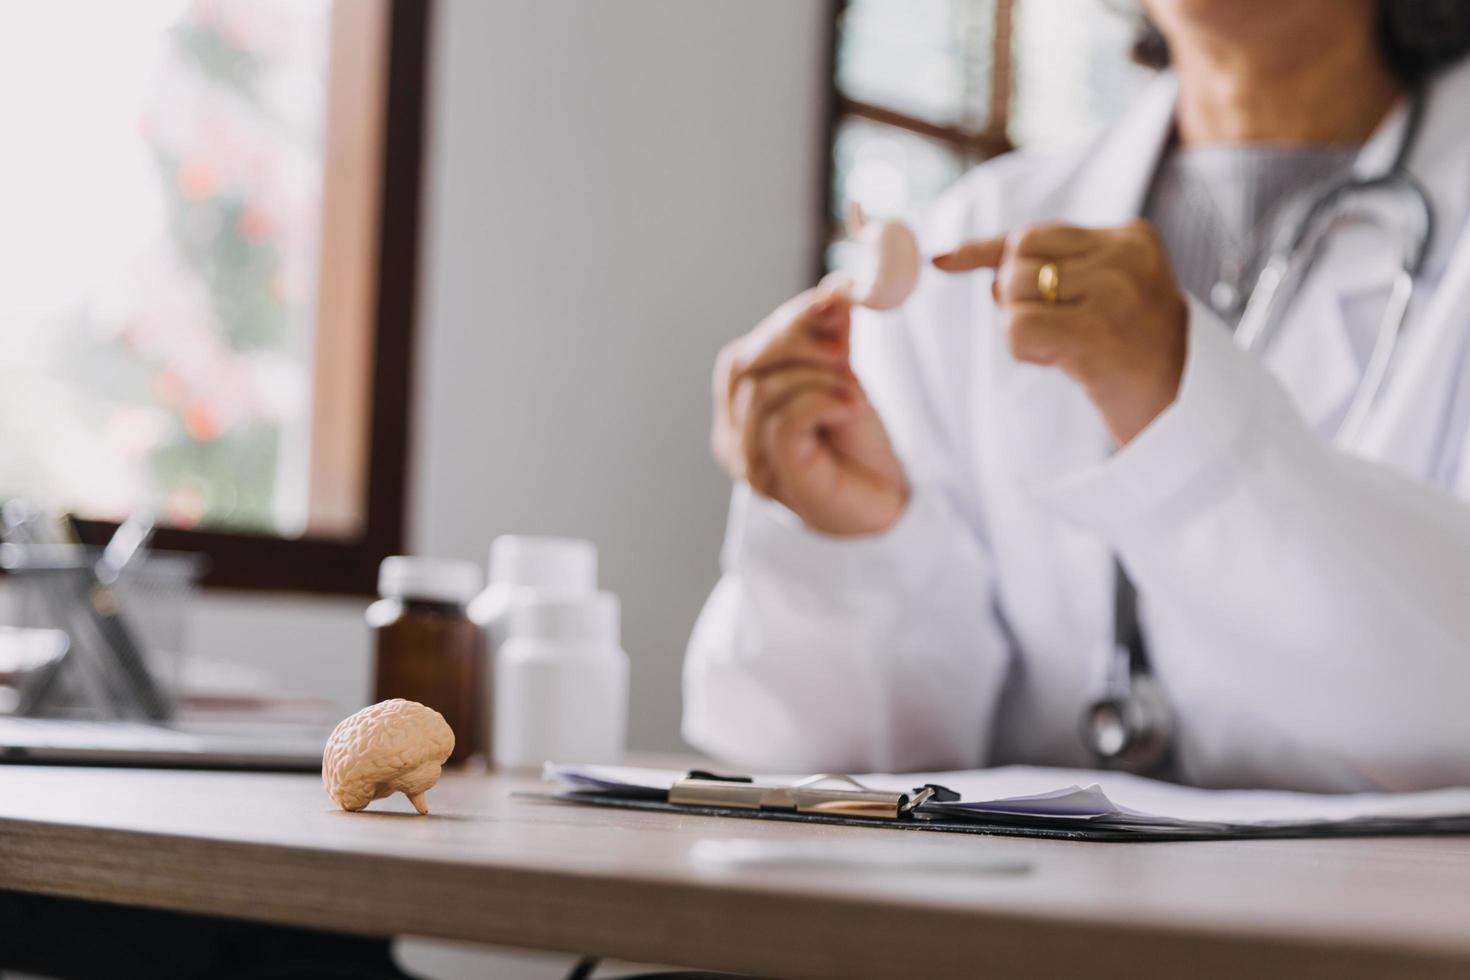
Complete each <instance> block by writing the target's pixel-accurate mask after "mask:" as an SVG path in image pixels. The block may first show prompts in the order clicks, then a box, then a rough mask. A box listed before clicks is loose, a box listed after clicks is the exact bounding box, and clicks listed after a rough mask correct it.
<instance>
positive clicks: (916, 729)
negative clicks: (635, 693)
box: [684, 0, 1470, 791]
mask: <svg viewBox="0 0 1470 980" xmlns="http://www.w3.org/2000/svg"><path fill="white" fill-rule="evenodd" d="M1385 4H1386V6H1387V7H1393V6H1395V5H1397V6H1400V7H1402V8H1413V9H1412V10H1405V11H1401V12H1402V13H1405V14H1406V15H1407V16H1409V17H1413V16H1417V15H1424V16H1427V17H1430V18H1432V17H1433V16H1436V15H1438V16H1440V17H1442V18H1443V17H1448V23H1444V24H1440V25H1438V26H1437V27H1435V26H1434V25H1432V24H1431V25H1430V26H1431V28H1432V29H1430V30H1427V31H1426V30H1425V25H1424V24H1420V25H1418V33H1417V34H1414V33H1413V32H1412V31H1411V32H1410V33H1409V34H1408V35H1406V36H1405V37H1397V38H1395V37H1386V36H1385V34H1384V31H1385V30H1387V29H1388V28H1389V27H1391V26H1392V25H1391V24H1390V21H1392V20H1393V16H1392V12H1391V11H1388V12H1385V10H1383V9H1380V6H1381V5H1380V4H1378V3H1374V2H1373V0H1242V2H1239V3H1229V4H1225V3H1220V2H1218V0H1146V3H1145V7H1146V9H1147V13H1148V16H1149V17H1150V19H1151V21H1152V24H1154V25H1156V29H1157V30H1158V31H1160V32H1162V35H1163V36H1164V37H1166V38H1167V41H1168V47H1167V50H1168V52H1169V55H1170V58H1171V60H1172V67H1171V68H1170V69H1169V70H1168V71H1166V72H1164V73H1162V74H1161V77H1160V79H1159V81H1158V82H1157V84H1156V85H1155V86H1154V87H1153V88H1152V89H1151V90H1150V91H1149V92H1148V93H1147V94H1146V96H1145V97H1144V98H1143V99H1142V100H1141V101H1140V103H1139V104H1138V105H1137V106H1136V107H1135V108H1134V110H1133V111H1132V112H1131V113H1130V114H1129V115H1128V116H1127V117H1126V118H1125V119H1123V120H1122V121H1121V122H1120V123H1119V124H1118V125H1116V126H1115V127H1114V128H1113V129H1112V130H1111V131H1110V132H1108V133H1107V134H1105V135H1104V137H1103V138H1102V139H1101V140H1100V141H1099V142H1098V143H1096V144H1095V145H1093V146H1091V147H1088V148H1087V149H1086V150H1085V151H1084V152H1079V153H1076V154H1074V155H1069V156H1064V157H1060V158H1046V157H1037V156H1033V155H1030V154H1026V153H1017V154H1011V155H1009V156H1006V157H1003V158H1000V159H998V160H995V161H992V162H990V163H988V164H985V165H984V166H982V167H980V168H978V169H977V170H975V171H974V172H972V173H971V174H970V175H969V176H967V177H966V178H965V179H964V180H962V181H961V182H960V183H959V184H958V185H957V186H956V187H955V188H953V189H952V190H951V191H950V192H949V193H948V194H947V195H946V196H945V197H944V198H943V199H942V200H941V201H940V203H939V204H938V205H937V207H935V208H934V209H933V212H932V214H931V215H930V216H929V218H928V220H927V221H926V222H925V224H924V225H923V227H922V229H921V240H922V242H923V244H924V246H925V248H926V249H927V250H928V254H930V255H938V258H936V259H935V262H934V264H935V265H936V266H937V267H938V268H929V269H928V270H927V271H926V272H925V273H924V276H923V278H922V280H921V283H920V286H919V288H918V290H917V292H916V294H915V295H914V297H913V298H912V299H911V300H910V301H909V302H908V304H907V305H906V306H905V307H904V308H903V309H902V310H901V312H898V313H894V314H882V315H880V314H867V313H861V314H857V315H854V314H853V311H852V309H851V306H850V303H849V302H848V300H847V299H846V298H845V296H844V294H843V293H842V292H841V290H840V289H837V288H833V287H832V286H831V285H827V286H824V287H819V288H818V289H815V290H811V291H809V292H807V293H803V294H802V295H800V296H798V297H796V298H794V299H793V300H791V301H790V302H788V303H786V304H785V305H783V306H781V307H780V308H779V309H778V310H776V311H775V312H774V313H773V314H772V315H771V316H770V317H769V318H768V319H767V320H765V321H764V322H763V323H762V324H760V325H759V326H758V327H757V328H756V329H755V330H753V331H752V332H751V333H750V334H748V335H746V336H744V337H742V338H740V339H739V340H737V341H735V342H734V343H732V344H731V345H729V346H728V347H727V348H726V349H725V350H724V351H723V352H722V354H721V357H720V359H719V363H718V365H717V367H716V377H715V428H714V434H713V446H714V450H715V454H716V456H717V458H718V460H719V461H720V462H721V463H722V464H723V465H724V466H725V467H726V468H727V469H728V470H729V472H730V473H731V475H732V476H733V477H734V478H735V479H736V481H737V485H736V488H735V494H734V502H733V506H732V509H731V516H730V525H729V529H728V533H727V540H726V543H725V548H724V552H723V555H722V566H723V571H724V575H723V577H722V579H721V580H720V582H719V584H718V586H717V587H716V589H715V591H714V593H713V595H712V596H711V597H710V599H709V601H708V604H707V605H706V608H705V609H704V612H703V614H702V615H701V617H700V620H699V622H698V625H697V627H696V629H695V633H694V636H693V638H692V639H691V642H690V647H689V652H688V656H687V660H686V666H685V683H684V694H685V718H684V732H685V735H686V737H687V738H688V740H689V741H690V742H692V743H693V744H694V745H696V746H698V747H700V748H702V749H704V750H706V751H709V752H711V753H713V754H715V755H717V756H720V757H723V758H725V759H727V760H729V761H730V762H732V763H735V764H738V765H742V766H749V767H753V768H757V769H762V770H766V771H791V770H803V771H829V770H830V771H849V772H857V771H899V770H937V769H947V768H972V767H977V766H984V765H994V764H1003V763H1011V762H1020V763H1036V764H1056V765H1069V766H1087V765H1091V764H1093V763H1094V762H1095V758H1094V756H1093V755H1092V753H1091V751H1090V750H1089V748H1088V746H1087V744H1086V743H1085V740H1084V739H1083V738H1082V737H1081V736H1080V735H1079V724H1080V719H1081V717H1082V715H1083V713H1084V711H1085V710H1086V709H1087V708H1088V706H1089V705H1090V704H1091V703H1093V702H1094V701H1095V700H1096V699H1097V697H1098V695H1099V688H1100V686H1101V685H1102V684H1103V683H1104V676H1105V674H1106V671H1107V666H1108V663H1109V660H1110V656H1111V648H1112V645H1113V639H1112V637H1113V631H1114V624H1113V618H1114V617H1113V606H1114V595H1115V592H1114V590H1115V575H1114V567H1115V565H1114V563H1115V561H1116V562H1120V563H1121V565H1122V566H1123V567H1124V568H1126V570H1127V572H1128V576H1129V578H1131V579H1132V581H1133V582H1134V583H1135V585H1136V588H1137V591H1138V593H1139V595H1140V597H1141V600H1140V607H1139V608H1140V613H1139V615H1140V617H1141V623H1142V631H1143V633H1144V635H1145V636H1146V637H1147V645H1148V653H1149V660H1150V666H1151V669H1152V675H1153V677H1154V678H1155V680H1156V682H1157V684H1158V686H1159V687H1160V688H1161V690H1162V692H1163V694H1164V696H1165V698H1166V701H1167V703H1168V705H1169V706H1170V709H1171V711H1172V715H1173V718H1174V737H1173V748H1172V756H1171V770H1170V772H1171V774H1172V775H1173V776H1174V777H1175V778H1179V779H1181V780H1184V781H1188V782H1192V783H1196V784H1201V785H1207V786H1268V787H1290V788H1298V789H1309V790H1325V791H1337V790H1356V789H1370V788H1371V789H1388V790H1399V789H1414V788H1420V787H1431V786H1437V785H1443V784H1451V783H1461V784H1465V783H1470V503H1467V500H1470V233H1467V231H1466V226H1467V222H1466V214H1467V206H1470V67H1467V65H1465V64H1453V63H1451V64H1449V65H1448V66H1446V67H1444V68H1443V70H1439V71H1436V72H1434V73H1433V74H1432V76H1431V75H1430V74H1429V72H1428V71H1427V70H1425V71H1422V72H1420V75H1422V76H1423V77H1422V79H1421V78H1420V77H1419V76H1417V75H1416V74H1415V71H1416V66H1415V63H1414V58H1415V57H1416V53H1415V50H1414V44H1416V43H1418V44H1421V45H1422V50H1420V52H1419V53H1420V54H1423V55H1424V59H1425V60H1424V61H1423V62H1421V63H1420V64H1419V66H1418V67H1419V68H1425V67H1426V66H1427V65H1429V64H1430V62H1431V61H1433V60H1434V59H1435V58H1437V59H1438V60H1439V61H1441V62H1445V61H1449V62H1453V60H1454V58H1455V57H1456V56H1457V54H1458V51H1463V49H1464V41H1465V35H1466V33H1467V32H1466V30H1465V25H1464V23H1462V21H1463V15H1461V14H1459V13H1457V12H1456V11H1457V10H1458V5H1454V4H1450V5H1446V4H1435V3H1432V2H1427V3H1426V2H1420V0H1385ZM1406 38H1407V40H1406ZM1416 38H1417V40H1416ZM1456 45H1459V46H1460V47H1459V49H1458V51H1457V50H1455V46H1456ZM1436 46H1437V47H1436ZM1421 80H1422V81H1424V82H1425V85H1426V88H1425V96H1424V99H1425V101H1424V116H1423V121H1422V127H1421V131H1420V132H1419V133H1418V135H1417V137H1416V138H1415V139H1414V140H1413V145H1412V146H1411V147H1410V149H1409V156H1408V160H1407V164H1408V169H1409V171H1410V172H1411V173H1412V174H1413V175H1414V176H1415V177H1416V178H1417V179H1418V180H1419V181H1420V182H1421V183H1422V185H1423V186H1424V187H1425V188H1426V189H1427V192H1428V196H1429V198H1430V200H1431V202H1432V205H1433V208H1434V212H1435V217H1436V219H1437V224H1436V231H1435V235H1434V237H1433V239H1432V242H1431V244H1430V250H1429V253H1428V258H1427V260H1426V262H1425V263H1424V265H1423V267H1422V269H1421V270H1420V272H1419V275H1418V276H1417V278H1416V280H1415V287H1416V288H1415V293H1414V300H1413V303H1412V304H1411V307H1410V311H1409V317H1408V321H1407V325H1406V326H1405V328H1404V330H1403V332H1402V336H1401V340H1400V342H1399V344H1398V347H1397V349H1396V352H1395V354H1394V357H1393V360H1392V362H1391V369H1390V372H1389V375H1388V377H1387V380H1386V383H1385V384H1384V386H1383V387H1382V389H1381V393H1380V395H1379V396H1378V397H1377V398H1376V399H1375V400H1374V403H1373V406H1372V410H1371V413H1370V415H1369V416H1368V418H1367V419H1366V424H1365V425H1363V426H1361V427H1359V429H1358V430H1357V432H1356V433H1355V434H1353V435H1352V437H1351V439H1350V440H1344V439H1342V438H1340V437H1338V436H1337V435H1336V433H1337V431H1338V426H1339V424H1340V423H1341V421H1342V418H1343V415H1344V413H1345V411H1346V406H1347V405H1348V403H1349V402H1350V401H1351V400H1352V398H1353V396H1354V393H1355V391H1356V390H1357V389H1358V386H1359V383H1360V381H1361V376H1362V373H1363V368H1364V363H1365V361H1366V360H1367V353H1366V352H1367V351H1368V350H1369V349H1371V347H1372V345H1373V340H1374V334H1375V330H1376V327H1377V323H1378V320H1379V317H1380V314H1381V311H1382V310H1383V309H1384V307H1385V305H1386V303H1387V298H1388V296H1389V291H1390V284H1391V283H1392V282H1393V279H1394V276H1395V274H1396V273H1397V271H1398V269H1399V267H1400V263H1401V261H1402V252H1403V250H1404V245H1403V243H1402V242H1401V240H1400V239H1401V232H1400V231H1398V230H1397V229H1396V227H1394V223H1393V222H1392V221H1388V222H1385V221H1383V220H1376V221H1366V220H1352V218H1350V217H1349V218H1346V219H1344V220H1342V221H1340V222H1338V223H1337V226H1336V227H1335V228H1334V230H1333V231H1332V232H1331V234H1330V235H1329V236H1328V238H1327V240H1326V243H1325V245H1324V247H1323V249H1322V251H1321V254H1320V256H1319V257H1318V259H1317V261H1316V262H1315V264H1314V265H1313V267H1312V271H1311V273H1310V275H1309V276H1308V277H1307V279H1306V280H1305V282H1304V284H1303V285H1302V287H1301V288H1300V289H1299V290H1297V291H1296V295H1295V297H1294V299H1293V300H1292V302H1291V304H1290V306H1289V308H1288V310H1287V312H1286V315H1285V317H1284V322H1283V323H1282V324H1281V326H1280V328H1279V329H1278V330H1276V331H1273V334H1272V337H1271V338H1270V341H1269V343H1268V344H1267V345H1266V346H1265V348H1264V350H1263V351H1260V352H1258V353H1247V352H1245V351H1244V350H1242V349H1241V348H1240V347H1239V346H1237V344H1236V343H1235V342H1234V341H1233V340H1232V334H1231V325H1230V324H1229V323H1228V322H1226V321H1227V320H1228V318H1222V316H1220V315H1218V313H1217V311H1216V310H1215V309H1213V308H1212V307H1211V306H1210V305H1207V303H1206V302H1202V301H1201V299H1199V298H1196V297H1195V296H1193V295H1190V294H1189V292H1188V291H1187V290H1186V289H1185V288H1183V287H1182V286H1181V285H1180V284H1179V283H1178V281H1177V278H1176V276H1175V273H1174V265H1175V264H1176V263H1173V262H1171V255H1170V254H1169V248H1168V246H1167V245H1166V243H1165V241H1164V237H1163V236H1161V234H1160V233H1159V231H1158V230H1157V228H1156V227H1155V225H1154V224H1153V223H1150V222H1148V221H1143V220H1140V214H1141V213H1143V212H1144V210H1145V208H1146V207H1148V206H1149V201H1150V200H1151V199H1152V198H1151V195H1152V194H1153V192H1154V190H1156V189H1157V187H1156V183H1155V181H1156V177H1157V175H1158V174H1159V173H1160V172H1161V166H1162V163H1163V162H1164V161H1167V160H1170V159H1171V155H1176V154H1186V153H1189V152H1193V151H1194V149H1195V148H1209V147H1226V148H1229V147H1287V148H1290V147H1293V146H1318V145H1321V146H1327V147H1329V148H1330V147H1332V146H1339V147H1341V146H1343V145H1346V146H1349V147H1350V148H1351V150H1350V153H1349V158H1350V160H1349V165H1350V166H1351V167H1352V168H1353V170H1355V171H1356V172H1358V173H1360V174H1365V175H1366V174H1373V173H1378V172H1381V171H1382V170H1384V169H1386V168H1387V167H1388V166H1389V163H1390V161H1391V160H1392V158H1393V157H1394V155H1395V153H1396V151H1397V149H1398V147H1399V146H1400V144H1401V143H1402V142H1403V141H1404V131H1405V120H1406V108H1405V107H1406V103H1407V102H1408V101H1409V100H1408V98H1407V93H1408V92H1409V90H1410V88H1411V87H1412V86H1413V84H1414V83H1416V82H1419V81H1421ZM1151 189H1153V190H1151ZM1176 237H1177V236H1176ZM1179 240H1180V241H1185V240H1186V239H1183V238H1180V239H1179ZM1048 263H1054V265H1053V269H1054V270H1055V272H1056V273H1057V275H1056V277H1055V278H1054V279H1052V280H1051V281H1050V282H1049V283H1048V281H1047V279H1046V274H1044V273H1042V271H1041V269H1042V266H1044V265H1047V264H1048ZM992 273H993V274H992ZM1047 287H1054V289H1055V291H1054V292H1052V293H1051V295H1050V297H1049V298H1048V296H1047V295H1046V293H1047V292H1048V288H1047Z"/></svg>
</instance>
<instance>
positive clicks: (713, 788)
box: [528, 770, 1470, 843]
mask: <svg viewBox="0 0 1470 980" xmlns="http://www.w3.org/2000/svg"><path fill="white" fill-rule="evenodd" d="M528 795H534V796H538V797H539V798H544V799H550V800H555V801H559V802H563V803H571V804H578V805H584V806H600V807H609V808H612V809H618V810H639V811H645V812H653V813H674V814H679V815H681V816H689V815H693V816H701V817H726V818H730V817H734V818H736V819H747V820H775V821H783V822H793V823H811V824H819V825H825V826H843V827H870V828H874V829H887V830H905V831H919V832H931V833H934V832H937V833H952V834H971V835H977V836H1003V837H1027V838H1037V839H1044V840H1072V841H1090V842H1097V843H1169V842H1176V843H1177V842H1182V841H1220V840H1245V839H1249V840H1263V839H1264V840H1272V839H1274V840H1287V839H1301V838H1332V837H1384V836H1423V835H1426V834H1466V833H1470V817H1454V818H1445V819H1439V820H1430V821H1416V822H1396V821H1381V822H1358V823H1353V824H1342V825H1330V824H1329V825H1322V824H1315V825H1306V824H1283V825H1279V826H1260V827H1253V828H1250V829H1242V828H1241V827H1238V826H1226V825H1220V826H1218V827H1211V828H1204V827H1187V828H1174V827H1162V826H1150V827H1135V828H1122V827H1118V826H1115V825H1107V824H1098V823H1095V822H1089V821H1087V820H1076V821H1066V822H1063V821H1055V820H1049V821H1038V820H1037V819H1035V818H1034V817H1030V816H1025V815H1015V816H1008V815H1005V814H998V813H985V814H980V813H976V812H975V811H973V810H966V809H963V808H961V807H958V806H956V805H954V804H955V802H956V801H957V800H958V794H955V793H954V792H953V791H951V790H948V789H946V788H945V787H943V786H939V785H937V784H926V785H925V786H920V787H915V788H914V789H913V790H910V791H909V792H906V793H900V792H892V791H885V790H875V789H871V788H869V787H866V786H863V785H862V784H861V783H859V782H858V781H857V780H855V779H853V778H852V777H850V776H839V775H833V774H823V775H820V776H813V777H809V778H807V779H803V780H799V781H797V782H795V783H790V784H780V783H757V782H756V781H755V780H754V779H752V778H751V777H748V776H722V775H717V774H714V773H709V772H703V771H699V770H695V771H692V772H690V773H689V774H688V775H687V776H685V777H684V778H683V779H680V780H677V781H676V782H675V783H674V785H673V787H672V788H670V789H668V790H662V789H654V788H651V787H644V786H621V787H617V788H606V789H565V790H561V791H559V792H556V793H550V794H528Z"/></svg>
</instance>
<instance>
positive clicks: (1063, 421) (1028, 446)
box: [981, 73, 1177, 487]
mask: <svg viewBox="0 0 1470 980" xmlns="http://www.w3.org/2000/svg"><path fill="white" fill-rule="evenodd" d="M1176 94H1177V83H1176V81H1175V79H1174V77H1173V76H1172V75H1171V74H1167V73H1166V74H1163V75H1161V76H1160V77H1159V78H1158V79H1157V80H1156V81H1155V82H1154V83H1153V84H1152V85H1151V86H1150V87H1149V88H1148V89H1147V90H1146V91H1145V92H1144V93H1143V95H1142V97H1141V98H1140V99H1139V101H1138V102H1137V103H1136V104H1135V105H1134V107H1133V108H1132V109H1131V110H1129V112H1128V114H1127V115H1125V116H1124V117H1123V119H1122V120H1121V122H1120V123H1119V124H1118V125H1116V126H1114V127H1113V128H1112V129H1111V130H1110V131H1109V132H1108V133H1106V134H1105V135H1104V136H1103V137H1102V138H1101V140H1100V141H1099V143H1098V145H1097V146H1096V148H1095V150H1094V152H1092V153H1089V154H1088V155H1087V157H1086V161H1085V163H1084V164H1083V166H1084V169H1083V170H1082V171H1081V172H1080V173H1078V174H1077V175H1076V178H1075V179H1073V180H1070V181H1066V182H1065V183H1064V185H1063V186H1062V188H1061V189H1060V190H1059V191H1057V192H1056V193H1055V194H1054V195H1053V196H1051V197H1048V198H1045V199H1043V200H1040V201H1036V200H1031V201H1018V202H1007V201H999V202H997V204H998V205H999V208H1000V210H1001V212H1002V214H1003V221H1002V222H1001V225H1002V227H1003V228H1004V229H1005V230H1010V229H1012V228H1015V227H1017V226H1019V225H1024V224H1029V223H1033V222H1038V221H1053V220H1054V221H1065V222H1068V223H1070V224H1077V225H1083V226H1087V227H1107V226H1112V225H1120V224H1124V223H1126V222H1128V221H1131V220H1132V219H1134V218H1136V217H1138V215H1139V214H1140V212H1141V211H1142V209H1143V204H1144V199H1145V197H1146V196H1147V193H1148V189H1149V184H1150V182H1151V181H1152V180H1153V175H1154V171H1155V170H1156V168H1157V166H1158V161H1159V157H1160V155H1161V154H1162V153H1163V150H1164V146H1165V144H1166V143H1167V141H1168V139H1169V135H1170V132H1171V131H1172V128H1173V119H1174V100H1175V97H1176ZM1023 208H1024V211H1022V210H1021V209H1023ZM983 288H984V290H985V295H984V297H983V299H982V300H981V302H982V303H984V304H987V305H988V304H989V303H990V302H991V301H990V295H989V283H988V281H987V282H986V283H985V284H984V286H983ZM993 343H994V344H995V345H996V346H998V347H999V350H995V351H993V352H992V357H993V358H994V359H995V361H997V362H998V363H999V364H1000V365H1004V368H1003V370H1000V371H998V372H997V380H996V383H997V384H998V385H999V386H1000V391H999V393H998V397H997V403H998V404H999V405H1000V406H1002V408H1001V411H1002V412H1003V415H1002V426H1003V430H1004V432H1005V433H1006V437H1005V442H1006V453H1007V455H1008V456H1009V457H1010V462H1011V464H1012V465H1013V467H1014V469H1013V470H1012V472H1014V473H1015V474H1016V475H1017V476H1018V478H1019V479H1020V480H1021V482H1022V483H1023V484H1024V485H1027V486H1031V487H1039V486H1042V485H1044V484H1047V483H1050V482H1051V481H1053V480H1054V479H1056V478H1057V477H1059V476H1062V475H1064V474H1067V473H1071V472H1075V471H1076V470H1078V469H1080V468H1082V467H1085V466H1088V465H1090V464H1093V463H1096V462H1098V461H1100V460H1102V459H1103V458H1105V457H1106V455H1107V454H1108V452H1109V451H1110V449H1111V440H1110V439H1109V437H1108V435H1107V430H1106V429H1105V428H1104V427H1103V424H1102V421H1101V419H1099V418H1098V415H1097V410H1096V409H1094V408H1093V406H1092V404H1091V403H1090V402H1089V401H1088V400H1087V398H1086V396H1085V395H1084V394H1083V393H1082V391H1081V390H1080V389H1079V388H1078V387H1077V384H1076V383H1075V382H1073V381H1072V380H1071V379H1069V378H1067V377H1066V376H1065V375H1063V374H1062V372H1060V371H1057V370H1056V369H1054V368H1043V367H1036V366H1033V365H1028V364H1018V363H1015V362H1014V361H1013V360H1012V359H1011V357H1010V354H1009V352H1008V351H1006V350H1005V349H1004V348H1005V339H1004V337H1003V336H1000V331H998V330H997V331H996V336H995V337H994V338H993ZM982 401H983V400H982Z"/></svg>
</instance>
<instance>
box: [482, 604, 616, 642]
mask: <svg viewBox="0 0 1470 980" xmlns="http://www.w3.org/2000/svg"><path fill="white" fill-rule="evenodd" d="M621 611H622V606H621V604H620V603H619V602H618V597H617V596H615V595H613V594H612V593H611V592H594V593H592V594H591V595H580V596H574V595H551V594H548V593H538V592H523V593H520V594H518V595H517V596H516V597H515V598H514V599H513V600H512V601H511V607H510V629H509V630H508V632H507V636H508V637H510V638H516V637H528V638H530V639H535V640H570V641H587V642H593V643H610V644H614V645H616V644H617V643H618V634H619V630H620V628H621V623H620V620H621Z"/></svg>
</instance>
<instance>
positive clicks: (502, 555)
mask: <svg viewBox="0 0 1470 980" xmlns="http://www.w3.org/2000/svg"><path fill="white" fill-rule="evenodd" d="M490 584H491V585H495V586H504V587H507V588H516V589H522V588H524V589H536V590H539V591H542V592H557V593H564V594H573V595H591V594H592V593H594V592H596V591H597V546H596V545H594V544H593V543H592V542H591V541H584V540H582V539H581V538H553V537H540V536H537V535H531V534H502V535H501V536H500V537H498V538H496V539H495V540H494V542H492V543H491V545H490Z"/></svg>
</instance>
